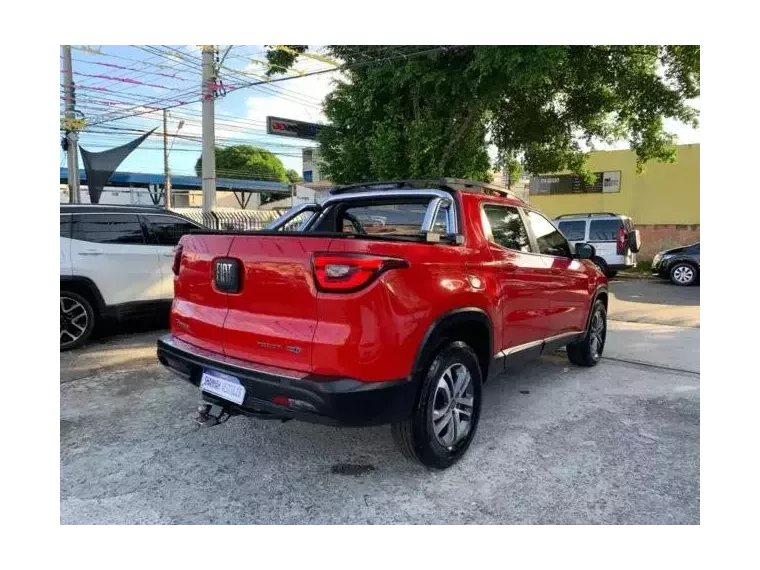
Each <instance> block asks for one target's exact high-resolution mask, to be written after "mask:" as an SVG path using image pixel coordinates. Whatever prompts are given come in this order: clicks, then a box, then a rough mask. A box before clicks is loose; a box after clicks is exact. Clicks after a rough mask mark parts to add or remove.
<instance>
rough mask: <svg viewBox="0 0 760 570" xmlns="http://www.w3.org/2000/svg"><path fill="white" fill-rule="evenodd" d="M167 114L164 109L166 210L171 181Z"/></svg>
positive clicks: (170, 196) (170, 200)
mask: <svg viewBox="0 0 760 570" xmlns="http://www.w3.org/2000/svg"><path fill="white" fill-rule="evenodd" d="M168 115H169V113H168V112H167V110H166V109H164V207H165V208H166V209H167V210H168V209H170V208H171V207H172V181H171V176H170V174H169V135H168V134H167V132H166V131H167V128H166V123H167V120H166V119H167V117H168Z"/></svg>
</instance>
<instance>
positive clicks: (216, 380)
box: [201, 370, 245, 404]
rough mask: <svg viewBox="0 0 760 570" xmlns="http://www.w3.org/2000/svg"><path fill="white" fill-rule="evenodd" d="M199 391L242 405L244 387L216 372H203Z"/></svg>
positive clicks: (237, 381)
mask: <svg viewBox="0 0 760 570" xmlns="http://www.w3.org/2000/svg"><path fill="white" fill-rule="evenodd" d="M201 390H203V391H204V392H208V393H209V394H213V395H214V396H219V397H220V398H224V399H225V400H229V401H230V402H235V403H236V404H242V403H243V399H244V398H245V386H243V385H242V384H241V383H240V380H238V379H237V378H235V377H234V376H230V375H229V374H225V373H224V372H218V371H216V370H204V371H203V375H202V376H201Z"/></svg>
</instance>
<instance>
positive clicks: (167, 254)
mask: <svg viewBox="0 0 760 570" xmlns="http://www.w3.org/2000/svg"><path fill="white" fill-rule="evenodd" d="M162 255H163V256H164V257H174V253H173V252H169V253H164V254H162Z"/></svg>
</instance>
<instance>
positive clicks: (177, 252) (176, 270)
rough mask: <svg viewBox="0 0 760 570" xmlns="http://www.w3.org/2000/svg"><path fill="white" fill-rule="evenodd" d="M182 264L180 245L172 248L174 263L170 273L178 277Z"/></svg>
mask: <svg viewBox="0 0 760 570" xmlns="http://www.w3.org/2000/svg"><path fill="white" fill-rule="evenodd" d="M181 263H182V244H179V245H177V246H176V247H175V248H174V262H173V263H172V273H174V275H179V267H180V264H181Z"/></svg>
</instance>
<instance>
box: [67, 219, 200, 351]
mask: <svg viewBox="0 0 760 570" xmlns="http://www.w3.org/2000/svg"><path fill="white" fill-rule="evenodd" d="M204 230H206V228H204V227H203V226H200V225H198V224H196V223H195V222H193V221H191V220H188V219H187V218H185V217H183V216H180V215H179V214H175V213H173V212H171V211H168V210H165V209H163V208H158V207H133V206H107V205H74V204H71V205H68V204H62V205H61V350H68V349H70V348H74V347H76V346H79V345H81V344H83V343H84V342H86V341H87V339H88V338H89V336H90V335H91V334H92V330H93V327H94V326H95V321H96V320H97V319H99V318H102V317H116V318H121V317H123V316H126V315H128V314H133V313H136V312H142V311H155V310H156V309H157V308H159V307H164V308H165V307H166V306H167V305H168V304H169V303H171V300H172V298H173V297H174V274H173V273H172V263H173V261H174V255H173V253H172V250H173V249H174V246H176V245H177V243H178V242H179V238H180V237H182V236H183V235H184V234H188V233H192V232H197V231H204ZM206 231H207V230H206Z"/></svg>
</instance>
